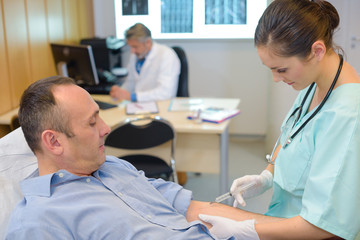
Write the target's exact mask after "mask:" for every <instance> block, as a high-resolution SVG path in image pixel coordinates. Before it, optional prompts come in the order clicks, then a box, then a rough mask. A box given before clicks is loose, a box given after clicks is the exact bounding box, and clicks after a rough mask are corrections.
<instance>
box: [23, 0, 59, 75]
mask: <svg viewBox="0 0 360 240" xmlns="http://www.w3.org/2000/svg"><path fill="white" fill-rule="evenodd" d="M26 7H27V8H26V10H27V19H28V20H27V22H28V32H29V34H28V35H29V45H30V64H31V73H32V78H31V82H35V81H37V80H39V79H42V78H45V77H49V76H53V75H55V74H56V72H55V68H54V63H53V60H52V54H51V49H50V45H49V42H48V35H47V18H46V14H45V5H44V0H27V4H26Z"/></svg>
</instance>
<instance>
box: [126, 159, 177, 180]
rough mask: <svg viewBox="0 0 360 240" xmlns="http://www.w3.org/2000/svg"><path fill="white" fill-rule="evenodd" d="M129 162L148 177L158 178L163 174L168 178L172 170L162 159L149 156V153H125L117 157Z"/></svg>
mask: <svg viewBox="0 0 360 240" xmlns="http://www.w3.org/2000/svg"><path fill="white" fill-rule="evenodd" d="M119 158H121V159H124V160H126V161H128V162H130V163H131V164H132V165H134V166H136V168H137V169H139V170H143V171H144V172H145V176H146V177H148V178H159V177H162V178H163V175H165V179H166V180H167V179H169V177H170V176H171V174H172V173H173V170H172V169H171V167H170V166H169V165H168V164H167V163H166V162H165V161H163V160H162V159H160V158H158V157H155V156H151V155H141V154H139V155H127V156H123V157H119Z"/></svg>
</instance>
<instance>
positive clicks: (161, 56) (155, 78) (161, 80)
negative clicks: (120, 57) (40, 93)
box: [121, 42, 180, 102]
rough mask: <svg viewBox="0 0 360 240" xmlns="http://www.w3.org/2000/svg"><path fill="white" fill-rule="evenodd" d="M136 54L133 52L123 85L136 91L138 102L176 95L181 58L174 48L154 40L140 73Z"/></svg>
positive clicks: (130, 90) (164, 98) (163, 98)
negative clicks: (137, 69)
mask: <svg viewBox="0 0 360 240" xmlns="http://www.w3.org/2000/svg"><path fill="white" fill-rule="evenodd" d="M135 64H136V55H135V54H131V56H130V61H129V65H128V71H129V74H128V76H127V78H126V80H125V82H124V84H123V85H122V86H121V87H122V88H124V89H126V90H128V91H129V92H130V93H133V92H135V93H136V97H137V101H138V102H145V101H157V100H166V99H170V98H173V97H175V96H176V92H177V87H178V81H179V74H180V60H179V58H178V57H177V55H176V53H175V52H174V50H173V49H171V48H169V47H167V46H165V45H161V44H157V43H155V42H153V45H152V48H151V50H150V52H149V53H148V55H147V56H146V57H145V62H144V64H143V66H142V68H141V71H140V74H138V73H137V72H136V69H135Z"/></svg>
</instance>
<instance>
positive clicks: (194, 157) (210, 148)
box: [93, 95, 240, 193]
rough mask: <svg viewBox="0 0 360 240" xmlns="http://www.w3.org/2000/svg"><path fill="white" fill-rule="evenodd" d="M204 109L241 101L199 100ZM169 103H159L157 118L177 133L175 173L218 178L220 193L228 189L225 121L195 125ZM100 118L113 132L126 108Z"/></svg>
mask: <svg viewBox="0 0 360 240" xmlns="http://www.w3.org/2000/svg"><path fill="white" fill-rule="evenodd" d="M93 98H94V99H96V100H99V101H103V102H111V99H110V97H109V96H106V95H93ZM202 100H203V104H204V105H205V106H211V107H226V108H230V109H235V108H237V107H238V105H239V103H240V100H239V99H233V98H231V99H230V98H202ZM169 104H170V100H167V101H159V102H158V108H159V114H157V115H159V116H161V117H163V118H165V119H167V120H168V121H170V122H171V123H172V125H173V127H174V128H175V131H176V135H177V137H176V151H175V160H176V168H177V170H178V171H183V172H204V173H219V174H220V193H225V192H227V191H229V188H228V126H229V123H230V121H229V120H227V121H225V122H223V123H220V124H214V123H201V124H199V123H196V121H193V120H188V119H187V118H186V117H187V116H188V115H190V114H191V112H190V111H181V112H180V111H176V112H175V111H169ZM100 117H101V118H102V119H103V120H104V121H105V122H106V123H107V124H108V125H109V126H110V127H111V128H112V129H114V128H116V126H117V125H118V124H119V123H120V122H122V121H123V120H125V119H126V118H128V117H131V116H129V115H126V114H125V107H119V108H112V109H107V110H101V111H100Z"/></svg>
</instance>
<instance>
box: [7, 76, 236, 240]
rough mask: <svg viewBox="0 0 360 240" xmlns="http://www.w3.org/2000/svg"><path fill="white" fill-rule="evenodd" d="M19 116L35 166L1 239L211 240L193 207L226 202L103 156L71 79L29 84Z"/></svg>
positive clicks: (92, 110) (98, 126) (103, 130)
mask: <svg viewBox="0 0 360 240" xmlns="http://www.w3.org/2000/svg"><path fill="white" fill-rule="evenodd" d="M19 119H20V123H21V126H22V130H23V132H24V136H25V138H26V141H27V143H28V145H29V147H30V149H31V150H32V151H33V152H34V153H35V155H36V157H37V160H38V171H37V172H35V173H34V174H32V176H30V177H29V178H28V179H26V180H24V181H23V182H22V183H21V189H22V193H23V195H24V199H23V200H22V201H21V202H20V203H19V204H18V206H17V207H16V208H15V210H14V212H13V213H12V216H11V219H10V224H9V228H8V231H7V235H6V239H215V237H214V236H212V235H211V234H210V232H209V230H208V228H207V227H206V226H205V225H203V224H202V223H201V222H200V221H198V220H197V215H198V213H199V211H200V210H199V209H202V208H209V209H210V208H211V209H212V211H215V212H216V209H223V208H224V209H225V211H226V208H230V207H227V206H225V205H220V204H212V205H210V204H209V203H203V202H197V201H193V200H191V197H192V196H191V195H192V194H191V192H190V191H188V190H186V189H183V188H182V187H181V186H180V185H178V184H176V183H173V182H166V181H163V180H162V179H148V178H146V177H145V176H144V174H143V172H142V171H137V170H136V169H135V168H134V167H133V166H132V165H131V164H129V163H128V162H126V161H123V160H120V159H118V158H115V157H111V156H105V152H104V151H105V147H104V139H105V136H106V135H107V134H108V133H109V132H110V128H109V127H108V126H107V125H106V124H105V123H104V121H103V120H102V119H101V118H100V116H99V107H98V106H97V104H96V103H95V102H94V101H93V99H92V98H91V96H90V95H89V94H88V93H87V92H86V91H85V90H83V89H82V88H80V87H78V86H77V85H75V84H74V82H73V80H72V79H70V78H65V77H49V78H46V79H42V80H39V81H37V82H35V83H33V84H32V85H30V86H29V88H28V89H27V90H26V91H25V92H24V94H23V96H22V99H21V104H20V110H19ZM124 137H126V136H124ZM210 206H211V207H210Z"/></svg>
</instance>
